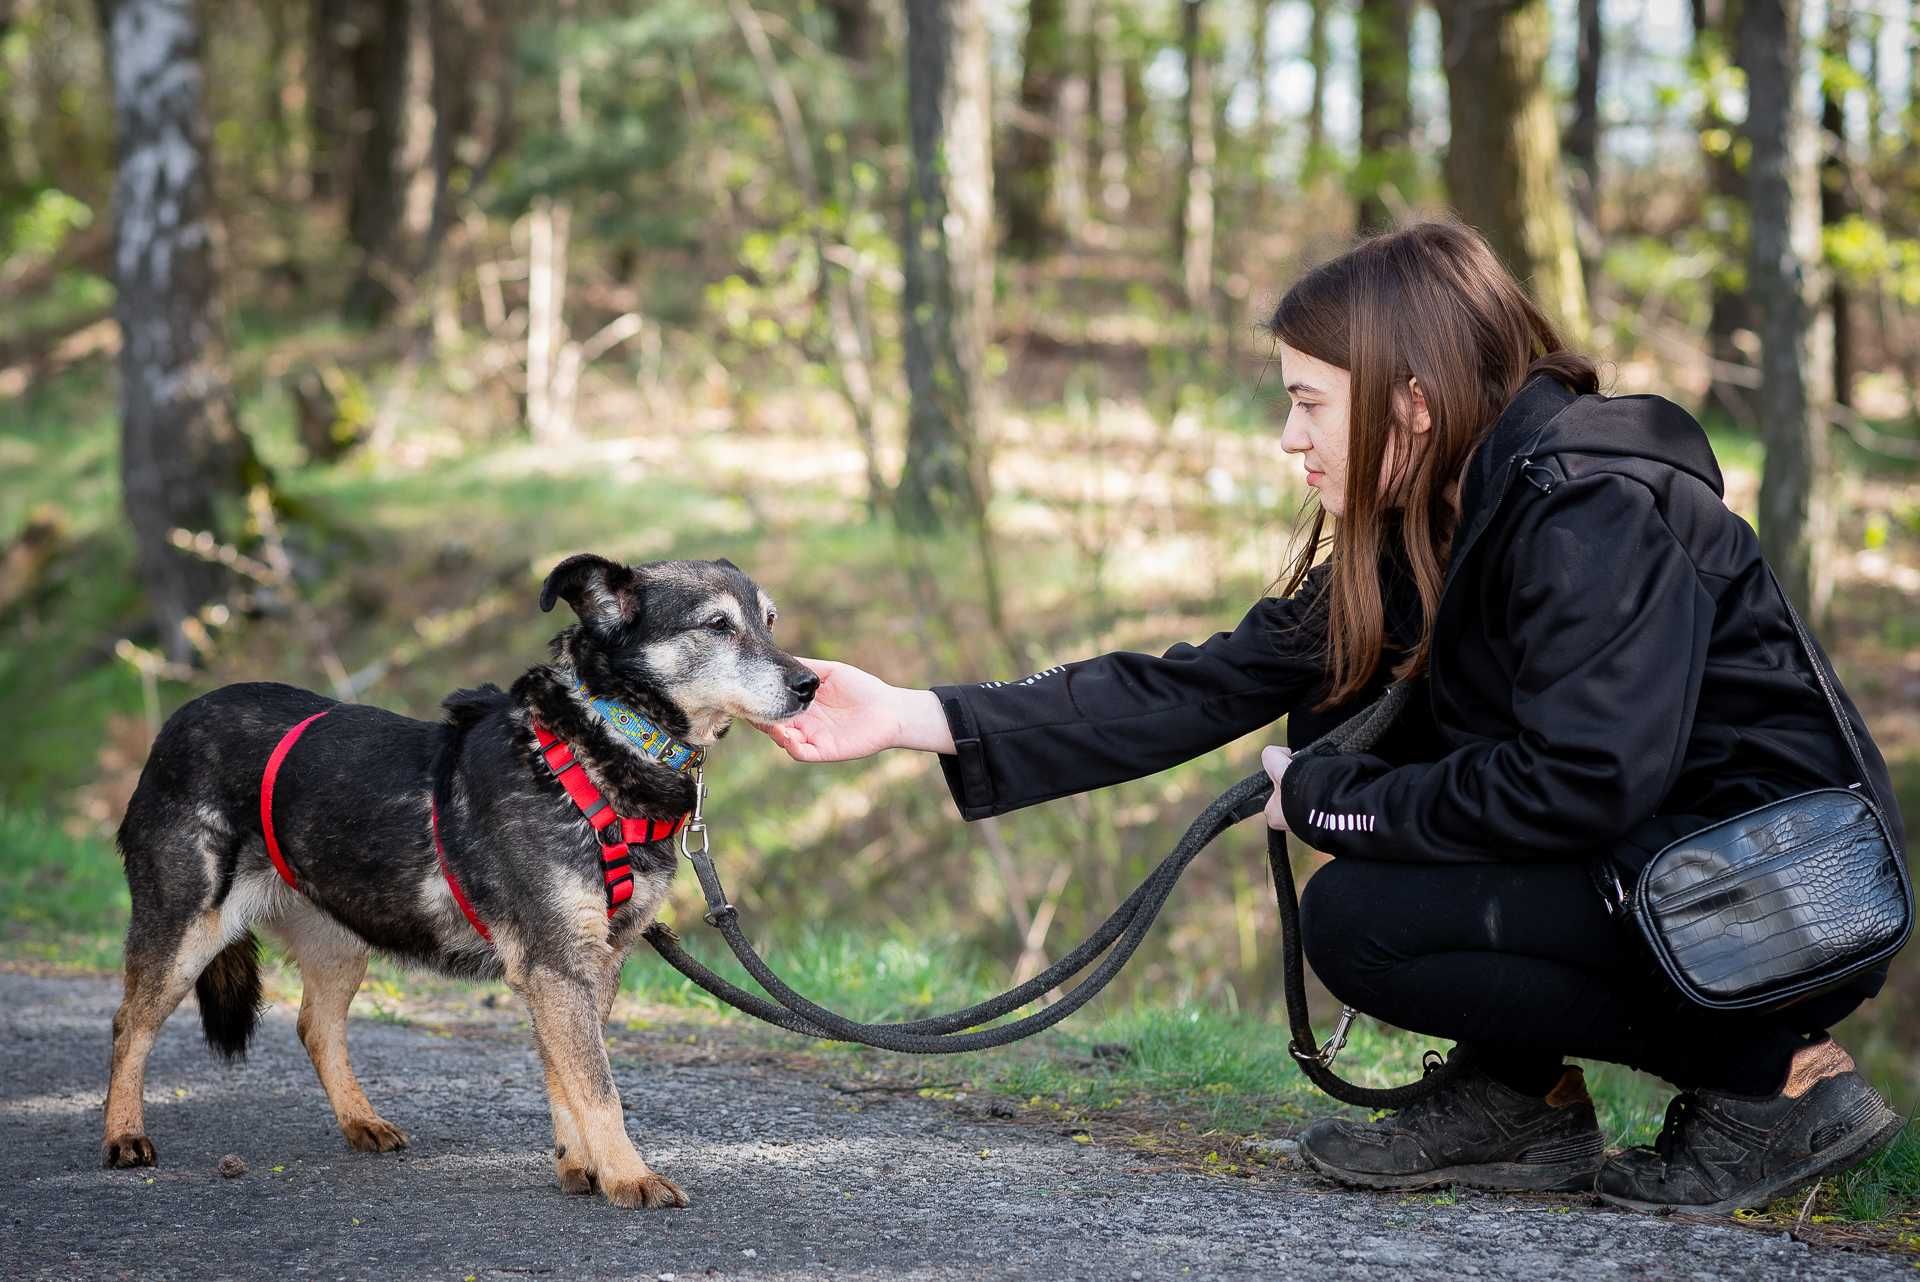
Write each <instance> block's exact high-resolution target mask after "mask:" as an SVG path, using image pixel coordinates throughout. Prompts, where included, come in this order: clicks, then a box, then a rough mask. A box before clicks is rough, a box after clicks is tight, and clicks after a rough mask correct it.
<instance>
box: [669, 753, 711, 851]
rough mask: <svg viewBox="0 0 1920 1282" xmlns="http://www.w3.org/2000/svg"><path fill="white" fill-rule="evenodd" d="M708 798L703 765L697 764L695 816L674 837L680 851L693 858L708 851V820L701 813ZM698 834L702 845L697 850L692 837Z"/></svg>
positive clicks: (694, 787) (695, 775)
mask: <svg viewBox="0 0 1920 1282" xmlns="http://www.w3.org/2000/svg"><path fill="white" fill-rule="evenodd" d="M706 800H707V781H706V778H705V772H704V770H703V769H702V767H700V766H695V767H694V768H693V817H692V818H690V819H688V820H687V822H686V823H685V824H684V825H683V826H682V827H681V829H680V832H679V833H678V835H677V836H676V837H675V838H674V841H675V842H676V844H677V845H678V846H679V849H680V853H681V854H682V855H683V856H685V857H686V858H688V859H691V858H693V857H694V856H695V855H704V854H706V853H707V821H706V819H704V818H703V817H702V813H701V812H702V808H703V807H704V806H705V804H706ZM696 834H698V836H699V838H700V846H699V848H698V849H697V850H696V849H695V848H694V847H693V844H692V838H693V837H694V836H695V835H696Z"/></svg>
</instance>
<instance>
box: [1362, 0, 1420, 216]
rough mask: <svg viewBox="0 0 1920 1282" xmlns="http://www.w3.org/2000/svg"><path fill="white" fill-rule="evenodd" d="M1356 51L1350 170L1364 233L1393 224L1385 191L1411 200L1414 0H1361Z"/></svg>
mask: <svg viewBox="0 0 1920 1282" xmlns="http://www.w3.org/2000/svg"><path fill="white" fill-rule="evenodd" d="M1355 19H1356V22H1357V24H1358V29H1357V32H1356V34H1357V37H1358V44H1359V54H1360V162H1359V164H1358V165H1357V166H1356V167H1355V169H1354V192H1353V195H1354V198H1355V200H1356V202H1357V203H1358V210H1357V212H1356V217H1355V221H1356V222H1357V223H1358V224H1359V227H1360V230H1361V231H1363V232H1371V231H1379V230H1380V229H1382V228H1385V227H1388V226H1390V225H1391V224H1392V222H1393V209H1392V207H1391V206H1390V205H1389V203H1388V201H1387V198H1386V195H1385V193H1387V192H1388V191H1391V192H1392V193H1393V194H1394V196H1395V197H1396V199H1397V202H1398V203H1399V204H1400V206H1401V207H1403V208H1404V207H1405V206H1406V205H1408V204H1410V203H1411V202H1412V197H1413V172H1414V171H1413V153H1412V151H1411V150H1410V149H1409V145H1408V144H1409V143H1410V141H1411V139H1412V130H1413V98H1412V92H1411V86H1412V83H1413V0H1361V4H1360V9H1359V12H1358V13H1357V14H1356V15H1355Z"/></svg>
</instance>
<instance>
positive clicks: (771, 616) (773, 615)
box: [767, 610, 780, 627]
mask: <svg viewBox="0 0 1920 1282" xmlns="http://www.w3.org/2000/svg"><path fill="white" fill-rule="evenodd" d="M779 617H780V612H779V611H778V610H768V611H767V626H768V627H772V626H773V621H774V620H775V619H777V618H779Z"/></svg>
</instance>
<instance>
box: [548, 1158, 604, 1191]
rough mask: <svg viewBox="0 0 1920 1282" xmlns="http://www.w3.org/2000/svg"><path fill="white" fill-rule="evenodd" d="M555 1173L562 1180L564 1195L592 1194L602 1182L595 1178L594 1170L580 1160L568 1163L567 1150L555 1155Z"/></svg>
mask: <svg viewBox="0 0 1920 1282" xmlns="http://www.w3.org/2000/svg"><path fill="white" fill-rule="evenodd" d="M553 1173H554V1174H555V1175H556V1176H558V1177H559V1179H560V1191H561V1192H562V1193H591V1192H593V1191H594V1190H595V1189H597V1188H599V1187H600V1181H599V1180H598V1179H596V1178H595V1177H594V1174H593V1168H591V1167H589V1166H588V1165H587V1164H586V1163H585V1162H582V1161H580V1160H579V1159H578V1158H575V1159H573V1160H572V1161H568V1160H567V1150H565V1149H561V1150H560V1151H559V1152H558V1153H555V1154H554V1156H553Z"/></svg>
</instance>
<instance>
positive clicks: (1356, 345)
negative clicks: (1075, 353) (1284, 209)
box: [1269, 222, 1599, 709]
mask: <svg viewBox="0 0 1920 1282" xmlns="http://www.w3.org/2000/svg"><path fill="white" fill-rule="evenodd" d="M1269 329H1270V330H1271V332H1272V334H1273V337H1274V338H1276V339H1278V340H1279V341H1280V342H1282V343H1284V344H1286V345H1287V346H1288V347H1291V348H1293V349H1295V350H1296V351H1300V352H1304V353H1305V354H1307V355H1308V356H1312V357H1316V358H1317V359H1319V360H1323V361H1326V362H1327V363H1328V364H1330V365H1337V366H1339V367H1340V368H1341V369H1344V370H1346V371H1347V372H1348V374H1349V375H1350V376H1351V378H1352V397H1351V400H1350V402H1349V405H1350V411H1349V412H1350V414H1351V420H1350V427H1349V433H1348V446H1347V492H1346V512H1345V514H1344V515H1343V516H1342V517H1341V518H1340V519H1339V521H1338V522H1337V524H1336V525H1335V526H1334V531H1333V534H1332V536H1331V543H1332V551H1331V552H1330V553H1329V556H1328V560H1329V561H1330V562H1331V567H1330V570H1329V574H1330V580H1329V582H1328V584H1327V587H1326V595H1325V600H1326V602H1327V605H1328V608H1327V609H1326V610H1324V611H1322V610H1316V611H1314V614H1315V616H1316V617H1319V618H1325V619H1326V627H1327V685H1326V690H1327V694H1326V696H1325V697H1324V698H1323V700H1322V701H1321V702H1320V703H1319V704H1318V705H1316V707H1317V708H1319V709H1325V708H1329V707H1332V706H1333V705H1335V704H1338V703H1341V702H1344V701H1345V700H1347V699H1349V698H1352V697H1353V696H1354V695H1356V694H1358V693H1359V692H1360V691H1361V690H1362V689H1363V688H1365V686H1366V685H1367V683H1368V682H1369V681H1370V680H1371V679H1372V677H1373V674H1374V671H1375V669H1377V668H1378V667H1379V665H1380V660H1381V658H1382V657H1383V649H1384V646H1385V643H1386V625H1385V613H1384V607H1383V604H1382V602H1381V596H1380V578H1381V576H1380V565H1381V561H1382V557H1383V554H1385V552H1386V550H1387V549H1386V547H1385V542H1386V539H1387V537H1388V525H1389V521H1388V516H1389V514H1390V513H1393V512H1395V511H1398V512H1399V513H1400V514H1401V519H1400V520H1399V521H1397V522H1396V523H1395V524H1397V525H1398V527H1399V536H1400V540H1401V542H1402V544H1403V545H1404V557H1405V564H1406V567H1407V572H1409V573H1410V574H1411V576H1412V578H1413V582H1414V584H1415V586H1416V587H1417V589H1418V591H1419V594H1420V607H1421V615H1422V621H1421V628H1420V637H1419V640H1418V642H1417V643H1416V644H1415V646H1414V647H1413V648H1412V649H1411V650H1410V651H1408V653H1407V657H1406V658H1404V659H1403V660H1401V661H1400V662H1399V663H1398V664H1396V665H1395V667H1394V668H1393V670H1392V671H1393V675H1394V677H1395V678H1397V679H1405V678H1407V677H1411V676H1414V675H1416V674H1418V673H1421V672H1424V671H1425V670H1426V667H1427V661H1428V656H1429V654H1430V653H1431V650H1432V645H1433V616H1434V612H1435V610H1436V609H1437V608H1438V606H1439V603H1440V587H1441V584H1442V582H1443V581H1444V579H1445V575H1446V565H1447V555H1448V553H1449V551H1450V550H1451V548H1452V545H1453V535H1454V531H1455V527H1456V525H1457V524H1458V521H1459V514H1458V513H1457V511H1456V510H1455V508H1454V505H1453V500H1452V499H1450V497H1449V494H1448V490H1449V488H1450V487H1451V486H1452V485H1453V484H1454V483H1455V482H1456V481H1460V480H1461V479H1462V478H1463V474H1464V472H1465V468H1466V462H1467V459H1468V458H1469V457H1470V456H1471V455H1472V454H1473V452H1474V450H1475V448H1476V447H1478V446H1479V444H1480V443H1481V441H1483V440H1484V439H1485V438H1486V435H1487V433H1488V432H1490V431H1491V430H1492V428H1493V424H1494V420H1496V419H1497V418H1499V416H1500V412H1501V411H1502V410H1503V409H1505V408H1506V406H1507V403H1508V402H1509V401H1511V400H1512V399H1513V398H1514V396H1515V395H1516V394H1517V393H1518V392H1519V391H1520V388H1521V387H1522V386H1523V385H1524V384H1525V383H1526V381H1527V380H1528V379H1529V378H1530V377H1532V376H1533V375H1534V374H1538V373H1546V374H1551V375H1553V376H1554V377H1555V378H1558V379H1559V380H1560V381H1561V382H1563V383H1565V384H1566V385H1567V386H1569V387H1571V388H1572V389H1573V390H1574V391H1576V392H1579V393H1588V392H1593V391H1596V390H1598V384H1599V379H1598V376H1597V374H1596V372H1595V370H1594V365H1593V362H1592V361H1591V360H1589V359H1587V358H1586V357H1585V356H1581V355H1579V354H1577V353H1574V352H1570V351H1567V350H1566V349H1565V347H1564V345H1563V344H1562V343H1561V341H1560V335H1559V333H1558V332H1557V331H1556V330H1555V329H1554V327H1553V324H1552V322H1551V321H1549V320H1548V319H1547V318H1546V316H1545V314H1544V313H1542V312H1541V310H1540V309H1539V308H1538V307H1537V306H1535V305H1534V303H1533V300H1531V299H1530V298H1528V297H1527V295H1526V291H1524V290H1522V289H1521V288H1520V285H1519V282H1517V281H1515V280H1514V278H1513V276H1512V274H1511V273H1509V272H1508V271H1507V269H1506V268H1505V267H1504V266H1503V265H1502V264H1501V262H1500V259H1499V258H1498V257H1497V256H1496V255H1495V254H1494V252H1493V250H1492V248H1491V247H1489V246H1488V244H1487V242H1486V241H1485V240H1484V239H1482V238H1481V236H1480V234H1479V233H1478V232H1476V231H1474V230H1473V229H1472V228H1470V227H1466V226H1463V225H1461V224H1459V223H1452V222H1424V223H1416V224H1414V225H1412V226H1409V227H1405V228H1402V229H1400V230H1398V231H1392V232H1386V233H1384V234H1381V235H1378V236H1373V237H1370V238H1368V239H1366V240H1363V241H1361V242H1360V243H1359V244H1358V245H1356V246H1355V247H1354V248H1352V249H1350V250H1348V251H1347V252H1346V253H1344V254H1342V255H1340V256H1339V257H1338V258H1335V259H1333V260H1331V261H1330V262H1326V263H1322V264H1321V265H1320V266H1318V267H1316V268H1314V269H1313V270H1312V271H1310V272H1308V273H1307V274H1306V275H1305V276H1303V277H1302V278H1301V279H1300V280H1299V281H1298V282H1297V283H1296V284H1295V285H1294V286H1293V288H1292V289H1290V290H1288V291H1287V294H1286V297H1284V298H1282V299H1281V300H1280V305H1279V306H1278V307H1277V308H1275V309H1274V313H1273V319H1272V321H1271V322H1270V323H1269ZM1416 378H1417V379H1419V380H1420V388H1421V391H1422V392H1423V393H1424V394H1425V396H1426V401H1427V412H1428V414H1429V416H1430V417H1431V418H1432V421H1433V428H1432V431H1430V432H1428V433H1427V434H1426V436H1425V439H1424V442H1422V441H1420V440H1419V439H1418V438H1416V437H1415V435H1414V433H1413V432H1412V431H1411V430H1410V429H1409V428H1408V427H1407V425H1406V421H1405V417H1404V416H1405V415H1406V413H1407V412H1408V410H1409V409H1410V407H1411V401H1410V395H1411V394H1410V389H1409V385H1408V380H1409V379H1416ZM1389 441H1393V442H1394V443H1395V444H1394V449H1393V455H1394V472H1393V475H1392V476H1391V477H1390V478H1389V479H1388V483H1387V486H1386V491H1385V493H1384V494H1383V493H1382V492H1381V491H1380V490H1379V489H1377V488H1376V485H1375V483H1374V478H1376V477H1379V476H1380V475H1381V472H1382V469H1383V467H1384V465H1385V459H1386V457H1387V452H1388V442H1389ZM1309 510H1310V511H1312V514H1313V515H1312V524H1311V528H1310V529H1309V530H1308V532H1307V536H1306V538H1305V540H1304V542H1303V543H1302V545H1301V547H1300V550H1299V551H1298V552H1297V553H1296V554H1295V555H1294V559H1293V562H1292V564H1291V565H1290V566H1289V567H1288V568H1287V570H1286V571H1285V573H1283V574H1282V575H1281V580H1280V581H1281V582H1282V583H1284V584H1285V585H1286V586H1285V588H1284V590H1283V592H1282V595H1285V596H1292V595H1293V594H1294V592H1296V591H1297V590H1298V589H1299V587H1300V585H1301V584H1302V583H1304V582H1305V581H1306V577H1307V571H1308V570H1310V569H1311V568H1313V565H1314V563H1315V561H1316V560H1317V558H1318V554H1319V552H1320V551H1321V549H1322V548H1323V547H1324V546H1325V545H1326V544H1327V542H1328V541H1329V540H1328V539H1327V538H1326V537H1325V536H1323V530H1324V529H1325V526H1326V520H1327V513H1326V511H1325V509H1323V508H1320V507H1319V505H1318V503H1317V501H1315V500H1314V499H1311V498H1310V499H1309V500H1308V507H1307V508H1303V509H1302V517H1301V520H1302V524H1305V523H1306V513H1307V512H1308V511H1309Z"/></svg>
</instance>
